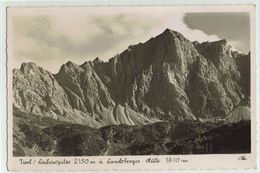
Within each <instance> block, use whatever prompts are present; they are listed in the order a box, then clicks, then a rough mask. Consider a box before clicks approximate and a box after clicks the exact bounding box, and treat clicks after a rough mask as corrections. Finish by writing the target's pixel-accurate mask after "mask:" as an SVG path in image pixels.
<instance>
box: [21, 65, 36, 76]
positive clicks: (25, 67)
mask: <svg viewBox="0 0 260 173" xmlns="http://www.w3.org/2000/svg"><path fill="white" fill-rule="evenodd" d="M38 68H40V67H38V66H37V65H36V64H35V63H34V62H27V63H22V65H21V68H20V70H21V72H23V73H24V74H25V73H27V72H29V71H31V70H36V69H38Z"/></svg>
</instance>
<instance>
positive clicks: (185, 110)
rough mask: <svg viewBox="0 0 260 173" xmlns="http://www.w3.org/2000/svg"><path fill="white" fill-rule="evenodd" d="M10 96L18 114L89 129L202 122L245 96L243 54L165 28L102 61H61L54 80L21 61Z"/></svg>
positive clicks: (226, 111)
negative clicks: (37, 116) (166, 122)
mask: <svg viewBox="0 0 260 173" xmlns="http://www.w3.org/2000/svg"><path fill="white" fill-rule="evenodd" d="M13 94H14V95H13V96H14V107H15V108H17V109H18V110H19V111H22V112H26V113H30V114H35V115H40V116H46V117H53V118H55V119H58V120H63V121H67V122H73V123H80V124H85V125H88V126H91V127H103V126H106V125H112V124H127V125H144V124H149V123H154V122H158V121H161V120H170V119H171V120H173V121H177V120H196V119H199V120H208V119H211V118H214V117H221V116H222V117H224V116H226V115H228V114H230V112H231V111H232V110H233V109H234V108H235V107H237V106H238V105H239V103H241V101H243V100H246V99H248V98H249V99H250V54H248V55H243V54H239V53H238V52H236V51H233V50H232V48H231V46H230V45H228V43H227V41H226V40H220V41H216V42H204V43H198V42H190V41H189V40H188V39H186V38H185V37H183V36H182V35H181V34H180V33H178V32H175V31H172V30H169V29H166V30H165V31H164V32H163V33H162V34H160V35H158V36H157V37H155V38H151V39H150V40H148V41H147V42H145V43H143V44H141V43H140V44H138V45H134V46H129V48H128V49H127V50H125V51H124V52H122V53H121V54H119V55H116V56H115V57H113V58H111V59H110V60H109V61H108V62H103V61H101V60H100V59H98V58H97V59H95V60H94V61H93V62H92V61H91V62H90V61H89V62H85V63H84V64H82V65H77V64H74V63H72V62H68V63H66V64H64V65H62V67H61V69H60V71H59V72H58V73H57V74H55V75H53V74H51V73H50V72H48V71H46V70H44V69H42V68H40V67H38V66H37V65H35V64H33V63H24V64H22V66H21V68H20V69H19V70H18V69H15V70H14V71H13ZM80 138H84V137H82V136H81V137H80Z"/></svg>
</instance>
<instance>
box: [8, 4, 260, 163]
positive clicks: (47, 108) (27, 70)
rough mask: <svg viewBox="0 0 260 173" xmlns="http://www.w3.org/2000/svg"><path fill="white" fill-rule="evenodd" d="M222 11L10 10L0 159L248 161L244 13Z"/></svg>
mask: <svg viewBox="0 0 260 173" xmlns="http://www.w3.org/2000/svg"><path fill="white" fill-rule="evenodd" d="M231 7H232V6H231ZM231 7H228V6H224V7H223V9H224V10H222V8H214V7H212V6H211V7H209V8H208V10H205V9H207V8H206V7H201V8H198V7H196V8H193V7H192V6H188V7H185V6H184V7H183V6H180V7H178V6H133V7H129V6H122V7H111V6H110V7H109V6H107V7H106V6H100V7H99V6H96V7H88V6H74V7H59V6H50V7H48V6H47V7H46V6H44V7H39V6H38V7H9V8H8V9H7V64H8V66H7V68H8V72H9V74H8V77H9V78H8V79H9V81H8V83H9V85H8V86H9V87H8V90H9V91H8V93H9V96H8V116H9V119H8V122H9V124H10V123H11V125H10V126H11V129H10V131H9V133H11V134H9V135H10V139H9V142H10V143H9V152H10V151H11V153H9V154H10V155H11V156H12V157H14V158H24V157H25V158H34V157H41V158H46V157H52V158H53V157H80V158H81V157H82V158H85V157H88V156H96V157H98V158H101V157H103V156H105V157H110V158H113V156H120V157H123V156H162V155H165V156H167V157H168V156H170V157H169V158H170V159H171V158H172V157H171V156H192V157H196V156H198V157H199V156H203V157H206V156H207V155H216V156H219V157H221V155H227V154H229V155H233V154H239V155H238V156H239V157H237V158H236V159H237V160H247V159H253V158H254V156H251V155H252V154H253V155H254V152H255V139H254V138H255V128H253V127H255V125H256V122H255V116H256V115H255V111H254V109H255V107H254V104H255V96H254V95H255V87H254V86H252V82H253V81H252V80H255V79H254V78H252V74H253V72H252V68H255V67H254V66H253V65H252V61H253V62H254V61H255V52H254V40H252V34H254V33H252V31H253V29H252V26H254V25H253V24H252V22H254V20H253V19H254V18H253V15H254V14H253V13H252V11H253V10H252V9H254V8H253V7H251V6H250V5H248V6H244V7H245V8H242V7H243V6H242V7H241V8H240V7H239V6H238V9H236V7H234V8H231ZM247 7H248V8H247ZM243 9H245V10H243ZM248 9H249V10H248ZM252 51H253V52H252ZM252 89H253V90H252ZM252 107H253V108H252ZM253 120H254V121H253ZM252 129H254V130H253V131H252ZM252 147H253V148H252ZM137 158H138V157H137ZM169 158H168V160H167V159H166V162H169ZM109 160H110V161H111V162H113V163H114V162H117V161H116V160H113V159H108V161H107V163H109ZM155 160H156V159H155ZM170 161H171V160H170ZM182 161H183V162H185V160H182ZM119 162H120V161H119ZM123 162H127V160H124V161H123ZM146 162H147V160H146ZM186 162H188V160H187V161H186ZM252 162H254V161H252ZM19 163H22V161H19ZM253 165H254V164H253ZM114 166H116V165H114Z"/></svg>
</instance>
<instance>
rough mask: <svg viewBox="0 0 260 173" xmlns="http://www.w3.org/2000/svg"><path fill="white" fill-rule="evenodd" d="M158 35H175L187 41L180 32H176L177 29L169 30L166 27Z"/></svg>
mask: <svg viewBox="0 0 260 173" xmlns="http://www.w3.org/2000/svg"><path fill="white" fill-rule="evenodd" d="M159 36H162V37H166V38H168V37H173V38H174V37H175V38H178V39H180V40H183V41H189V40H188V39H187V38H185V37H184V36H183V35H182V34H181V33H179V32H177V31H174V30H171V29H169V28H166V29H165V30H164V31H163V32H162V33H161V34H160V35H159Z"/></svg>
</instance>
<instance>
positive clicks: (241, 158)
mask: <svg viewBox="0 0 260 173" xmlns="http://www.w3.org/2000/svg"><path fill="white" fill-rule="evenodd" d="M238 160H247V157H246V156H245V155H243V156H240V157H239V158H238Z"/></svg>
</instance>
